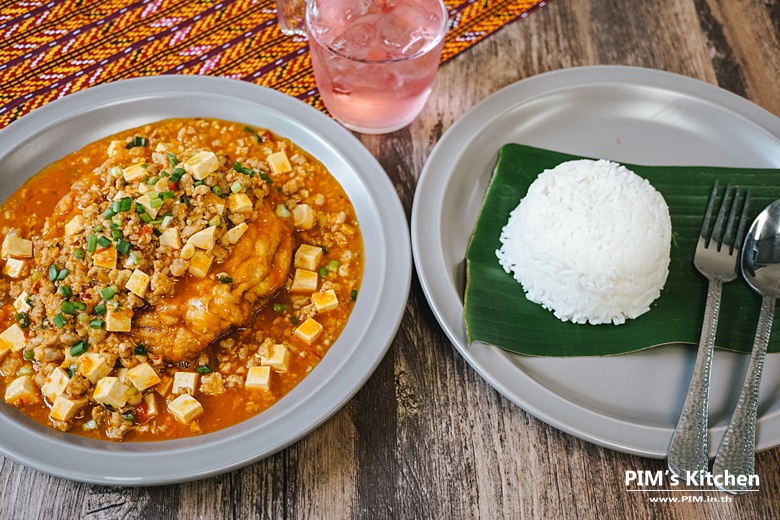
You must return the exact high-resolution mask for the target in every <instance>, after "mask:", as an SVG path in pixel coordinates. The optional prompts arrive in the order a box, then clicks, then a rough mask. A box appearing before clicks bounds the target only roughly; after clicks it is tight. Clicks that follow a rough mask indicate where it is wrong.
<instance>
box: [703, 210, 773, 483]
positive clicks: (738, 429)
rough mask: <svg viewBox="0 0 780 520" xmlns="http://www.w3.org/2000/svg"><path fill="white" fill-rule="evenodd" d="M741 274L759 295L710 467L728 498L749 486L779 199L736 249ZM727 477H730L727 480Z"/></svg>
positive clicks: (767, 330)
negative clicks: (740, 374) (748, 347)
mask: <svg viewBox="0 0 780 520" xmlns="http://www.w3.org/2000/svg"><path fill="white" fill-rule="evenodd" d="M742 274H743V275H744V277H745V280H746V281H747V283H748V284H749V285H750V286H751V287H752V288H753V289H754V290H755V291H756V292H758V293H759V294H760V295H762V296H763V300H762V302H761V313H760V314H759V318H758V326H757V327H756V337H755V340H754V341H753V351H752V353H751V354H750V361H749V362H748V369H747V373H746V374H745V382H744V384H743V385H742V391H741V392H740V394H739V401H738V402H737V407H736V408H735V409H734V414H733V415H732V416H731V422H730V423H729V427H728V429H727V430H726V435H725V436H724V437H723V441H722V442H721V445H720V448H719V449H718V454H717V455H716V457H715V463H714V464H713V467H712V474H713V476H714V477H715V478H714V481H715V485H716V486H717V487H718V488H719V489H721V490H723V491H727V492H729V493H734V494H742V493H747V492H748V491H749V490H750V489H751V488H752V487H753V486H752V483H751V477H753V475H754V474H755V466H756V414H757V411H758V389H759V386H760V383H761V370H762V368H763V367H764V357H765V356H766V349H767V346H768V345H769V334H770V332H771V331H772V319H773V318H774V314H775V300H777V298H780V200H777V201H775V202H773V203H772V204H770V205H769V206H768V207H767V208H766V209H765V210H764V211H762V212H761V214H760V215H758V217H757V218H756V220H755V221H754V222H753V225H752V226H751V227H750V231H749V232H748V235H747V237H746V238H745V244H744V246H743V248H742ZM726 472H728V473H726ZM727 475H731V476H732V477H733V478H731V480H729V479H728V478H726V476H727ZM740 475H742V476H743V477H742V480H741V481H740V478H739V477H740Z"/></svg>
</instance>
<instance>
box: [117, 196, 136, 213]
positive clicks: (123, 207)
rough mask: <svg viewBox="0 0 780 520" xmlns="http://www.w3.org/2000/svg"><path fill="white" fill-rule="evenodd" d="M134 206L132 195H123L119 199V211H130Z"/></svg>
mask: <svg viewBox="0 0 780 520" xmlns="http://www.w3.org/2000/svg"><path fill="white" fill-rule="evenodd" d="M132 207H133V199H131V198H130V197H122V198H121V199H119V212H124V211H130V209H131V208H132Z"/></svg>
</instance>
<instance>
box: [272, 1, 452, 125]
mask: <svg viewBox="0 0 780 520" xmlns="http://www.w3.org/2000/svg"><path fill="white" fill-rule="evenodd" d="M278 1H279V2H284V0H278ZM301 1H304V0H301ZM286 3H287V4H288V5H290V4H294V3H296V2H295V1H294V0H293V1H288V2H286ZM304 3H306V4H307V6H306V16H305V21H306V24H305V25H306V32H307V35H308V40H309V50H310V52H311V61H312V67H313V68H314V78H315V80H316V82H317V87H318V89H319V91H320V95H321V96H322V100H323V102H324V103H325V107H326V108H327V109H328V111H329V112H330V113H331V115H332V116H333V117H334V118H335V119H336V120H338V121H339V122H340V123H341V124H342V125H344V126H345V127H347V128H349V129H350V130H354V131H356V132H361V133H365V134H384V133H388V132H393V131H395V130H398V129H400V128H403V127H405V126H406V125H408V124H409V123H411V122H412V120H414V118H416V117H417V115H418V114H419V113H420V111H421V110H422V108H423V105H425V101H426V100H427V99H428V95H429V94H430V92H431V88H432V86H433V80H434V77H435V76H436V70H437V69H438V66H439V61H440V59H441V52H442V48H443V47H444V36H445V34H446V33H447V29H448V26H449V21H448V14H447V7H446V6H445V5H444V3H443V2H442V1H441V0H308V2H305V1H304ZM284 12H285V13H288V12H290V10H289V9H288V10H286V11H284ZM279 13H280V19H281V18H282V17H283V14H282V13H283V11H282V10H280V11H279ZM293 26H294V23H291V22H290V21H289V18H287V20H286V21H285V22H282V27H283V28H284V27H287V29H288V30H290V29H289V28H290V27H293ZM296 34H300V33H297V32H296Z"/></svg>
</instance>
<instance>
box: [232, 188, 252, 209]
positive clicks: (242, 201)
mask: <svg viewBox="0 0 780 520" xmlns="http://www.w3.org/2000/svg"><path fill="white" fill-rule="evenodd" d="M227 207H228V210H229V211H231V212H233V213H243V212H245V211H252V201H251V200H250V199H249V197H248V196H247V195H246V193H233V194H231V195H230V196H229V197H228V198H227Z"/></svg>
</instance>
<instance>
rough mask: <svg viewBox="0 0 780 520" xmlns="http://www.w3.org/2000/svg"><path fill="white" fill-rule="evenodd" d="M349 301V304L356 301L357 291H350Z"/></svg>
mask: <svg viewBox="0 0 780 520" xmlns="http://www.w3.org/2000/svg"><path fill="white" fill-rule="evenodd" d="M349 301H351V302H354V301H357V289H352V290H351V291H350V292H349Z"/></svg>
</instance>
